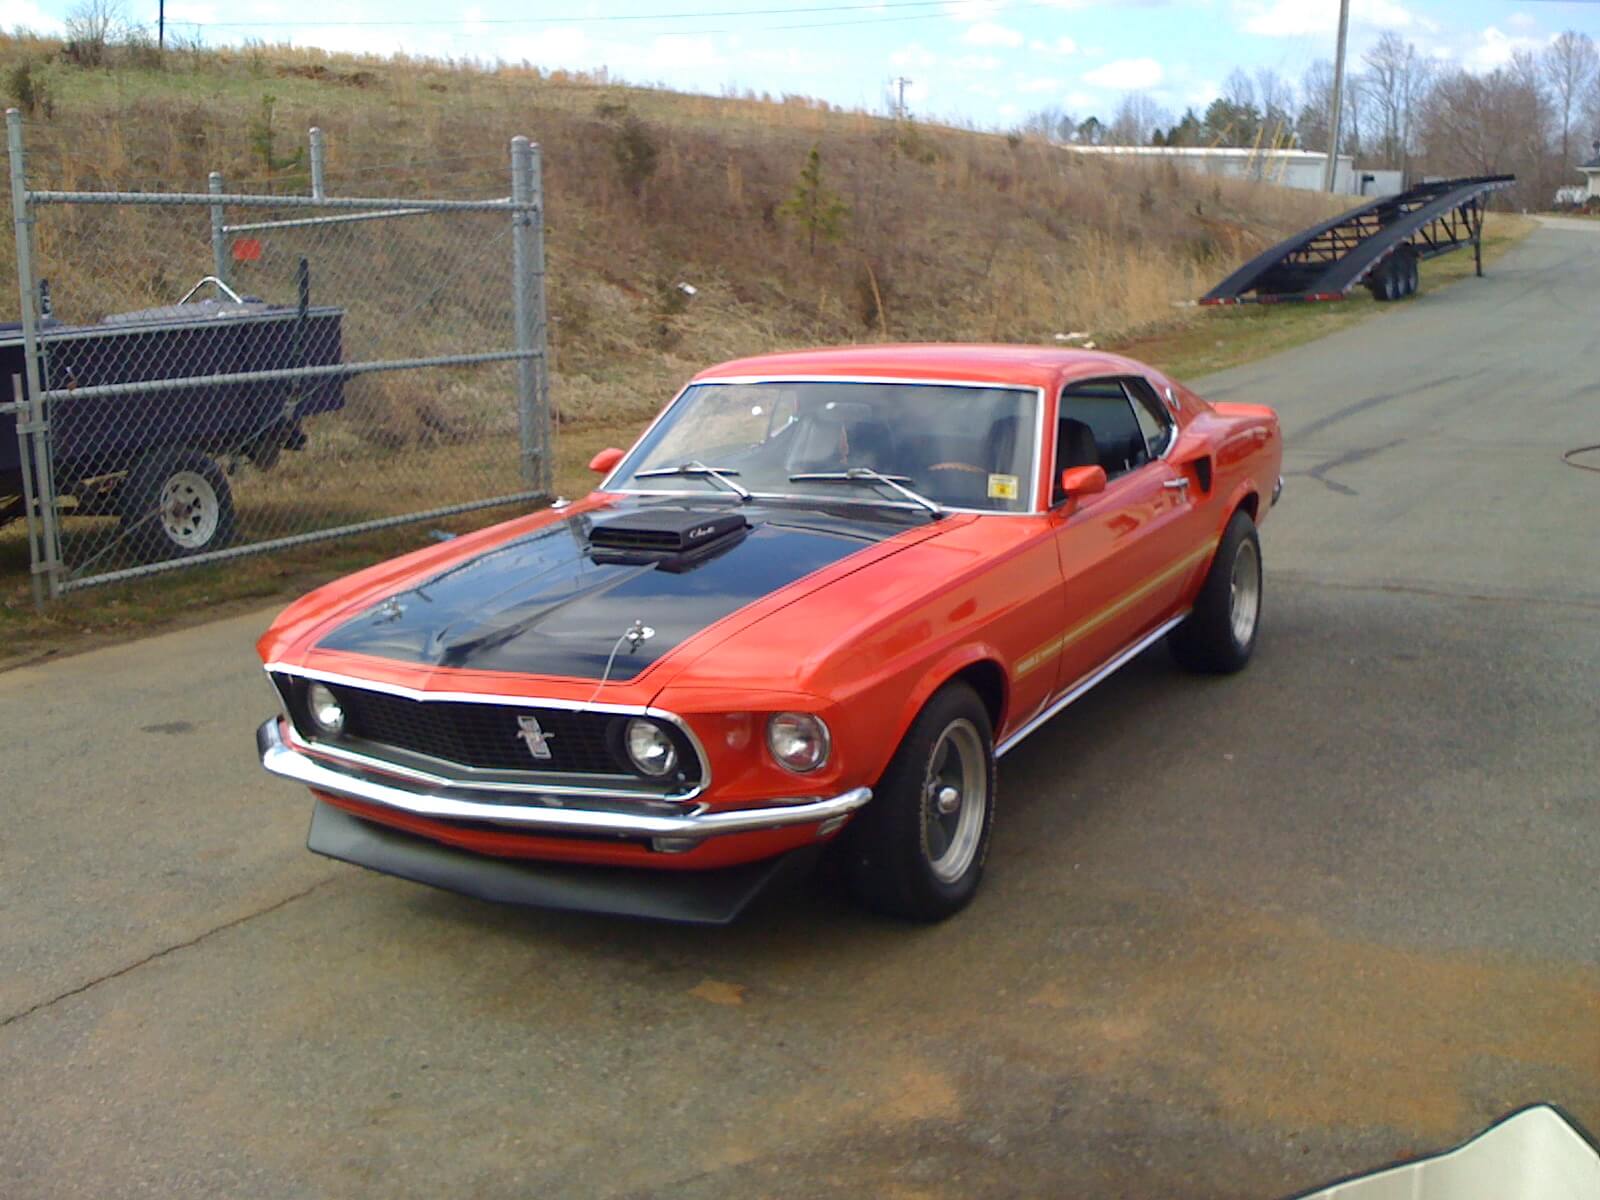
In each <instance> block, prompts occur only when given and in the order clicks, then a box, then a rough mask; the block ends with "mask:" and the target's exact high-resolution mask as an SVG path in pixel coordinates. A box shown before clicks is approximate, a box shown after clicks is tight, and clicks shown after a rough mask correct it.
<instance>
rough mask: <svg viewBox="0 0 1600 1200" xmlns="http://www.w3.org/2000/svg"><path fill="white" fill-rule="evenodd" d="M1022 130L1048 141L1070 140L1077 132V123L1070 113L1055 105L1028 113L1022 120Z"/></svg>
mask: <svg viewBox="0 0 1600 1200" xmlns="http://www.w3.org/2000/svg"><path fill="white" fill-rule="evenodd" d="M1021 128H1022V132H1023V133H1029V134H1032V135H1033V136H1034V137H1042V138H1044V139H1045V140H1046V141H1050V142H1070V141H1072V139H1073V137H1074V135H1076V134H1077V132H1078V123H1077V122H1076V121H1074V120H1073V119H1072V116H1071V114H1070V113H1068V112H1066V111H1065V110H1063V109H1062V108H1060V107H1059V106H1057V105H1053V104H1052V105H1050V106H1049V107H1047V108H1041V109H1039V111H1037V112H1032V113H1029V114H1028V115H1027V116H1026V117H1025V118H1024V119H1023V122H1022V126H1021Z"/></svg>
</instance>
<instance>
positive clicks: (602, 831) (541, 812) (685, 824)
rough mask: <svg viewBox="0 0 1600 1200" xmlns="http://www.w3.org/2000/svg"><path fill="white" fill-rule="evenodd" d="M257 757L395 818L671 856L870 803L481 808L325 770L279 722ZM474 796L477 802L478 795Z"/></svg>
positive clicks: (466, 800) (262, 734)
mask: <svg viewBox="0 0 1600 1200" xmlns="http://www.w3.org/2000/svg"><path fill="white" fill-rule="evenodd" d="M256 750H257V751H258V752H259V753H260V755H261V765H262V766H263V767H265V768H266V769H267V770H269V771H271V772H272V773H273V774H274V775H281V776H283V778H285V779H292V780H294V781H295V782H296V783H303V784H305V785H306V786H307V787H309V788H315V789H316V790H317V791H319V792H326V793H328V794H330V795H334V796H345V797H348V798H350V799H352V800H361V801H364V802H365V803H367V804H376V805H380V806H381V807H384V808H392V809H395V810H396V811H398V812H406V813H412V814H415V815H417V816H421V817H436V818H438V819H440V820H446V821H492V822H494V823H495V824H498V825H507V826H512V827H515V828H517V829H521V830H523V831H525V832H528V833H543V834H550V835H553V836H557V837H559V836H561V835H562V834H585V835H602V836H603V835H607V834H609V835H612V836H615V837H636V838H665V839H672V840H673V841H674V842H682V843H683V844H681V845H673V846H672V847H671V848H672V849H688V848H689V843H692V842H698V841H700V840H701V839H703V838H708V837H718V836H721V835H724V834H729V833H756V832H759V831H761V830H766V829H784V828H788V827H789V826H793V825H811V824H816V823H820V822H826V821H833V820H835V819H842V818H844V817H848V816H849V815H850V814H851V813H853V812H855V811H856V809H858V808H860V807H861V806H862V805H863V804H865V803H866V802H867V801H868V800H871V799H872V789H871V788H864V787H860V788H851V789H850V790H849V791H847V792H841V793H840V794H839V795H837V796H829V797H827V798H825V799H811V798H803V799H795V800H774V801H771V802H769V803H768V804H767V805H764V806H763V807H761V808H737V809H728V810H723V811H706V810H705V808H704V805H700V804H688V805H685V806H684V809H685V811H684V812H682V813H681V814H679V813H671V814H666V813H660V812H650V813H646V812H637V813H635V812H618V811H608V810H605V809H596V808H589V809H585V808H582V807H575V806H581V804H582V803H583V802H582V801H581V800H575V799H573V798H572V797H570V796H552V797H550V799H549V803H548V804H547V805H540V804H528V803H526V801H527V800H528V798H529V797H528V796H527V794H526V793H521V792H519V793H507V795H514V796H515V797H516V799H517V801H519V802H518V803H496V802H492V801H491V802H486V801H484V800H482V799H472V798H470V797H468V796H464V795H460V794H453V793H452V792H451V790H450V789H449V788H448V787H442V788H421V787H403V786H398V785H397V784H395V783H386V782H383V781H382V780H379V779H375V778H373V776H372V775H370V774H365V773H362V774H357V773H355V772H352V771H345V770H340V769H339V768H337V767H333V766H330V765H328V764H326V763H323V762H321V761H320V760H318V759H316V758H313V757H312V756H311V755H309V754H304V753H302V752H300V751H299V750H296V749H295V748H294V747H292V746H290V745H288V744H287V743H286V742H285V741H284V740H283V733H282V731H281V730H280V729H279V728H278V718H277V717H274V718H272V719H271V720H270V721H268V722H266V724H264V725H262V726H261V728H260V729H258V730H257V731H256ZM477 794H478V795H479V796H481V795H482V793H481V792H479V793H477ZM535 798H537V797H535ZM661 848H662V849H666V848H667V847H665V846H663V847H661Z"/></svg>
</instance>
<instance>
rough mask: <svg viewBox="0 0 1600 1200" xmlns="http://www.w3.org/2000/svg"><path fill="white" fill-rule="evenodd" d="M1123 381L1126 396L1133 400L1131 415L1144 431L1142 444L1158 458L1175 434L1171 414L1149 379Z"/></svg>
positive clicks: (1153, 456)
mask: <svg viewBox="0 0 1600 1200" xmlns="http://www.w3.org/2000/svg"><path fill="white" fill-rule="evenodd" d="M1123 383H1124V384H1126V385H1127V388H1128V396H1129V397H1130V398H1131V399H1132V400H1133V415H1134V416H1135V417H1137V418H1138V420H1139V428H1140V430H1141V431H1143V433H1144V444H1145V445H1146V446H1147V447H1148V448H1149V450H1150V457H1151V458H1160V457H1161V456H1162V455H1163V454H1165V453H1166V452H1167V447H1168V446H1170V445H1171V444H1172V439H1173V438H1174V437H1176V436H1177V430H1176V429H1175V427H1174V426H1173V423H1172V414H1171V413H1169V412H1168V411H1167V409H1166V406H1165V405H1164V404H1162V403H1161V400H1160V398H1159V397H1157V395H1156V390H1155V388H1153V387H1151V386H1150V382H1149V380H1146V379H1138V378H1130V379H1125V380H1123Z"/></svg>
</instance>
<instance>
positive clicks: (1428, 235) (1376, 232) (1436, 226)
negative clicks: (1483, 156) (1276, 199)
mask: <svg viewBox="0 0 1600 1200" xmlns="http://www.w3.org/2000/svg"><path fill="white" fill-rule="evenodd" d="M1516 181H1517V177H1516V176H1515V175H1477V176H1472V177H1470V178H1463V179H1440V180H1435V181H1434V182H1432V183H1423V184H1419V185H1417V186H1416V187H1414V188H1411V189H1409V190H1407V191H1404V192H1401V193H1400V194H1399V195H1396V196H1384V197H1381V198H1380V199H1377V200H1370V201H1368V202H1367V203H1365V204H1362V205H1359V206H1357V207H1356V208H1352V209H1351V210H1350V211H1349V212H1345V213H1341V214H1340V215H1339V216H1337V217H1334V218H1333V219H1332V220H1329V221H1323V222H1322V223H1321V224H1318V225H1313V226H1311V227H1310V228H1309V229H1302V230H1301V231H1300V232H1299V233H1297V234H1295V235H1294V236H1293V237H1290V238H1286V239H1285V240H1283V241H1281V242H1279V243H1278V244H1277V245H1276V246H1274V247H1272V249H1270V250H1267V251H1265V252H1263V253H1261V254H1258V255H1257V256H1256V257H1255V258H1253V259H1251V260H1250V261H1249V262H1247V263H1245V265H1244V266H1242V267H1240V268H1239V269H1238V270H1237V271H1235V272H1234V273H1233V274H1232V275H1229V276H1228V277H1227V278H1226V279H1224V280H1223V281H1222V282H1221V283H1219V284H1217V286H1216V287H1214V288H1212V289H1211V290H1210V291H1209V292H1207V293H1206V294H1205V295H1204V296H1202V297H1201V298H1200V303H1201V304H1277V303H1282V302H1284V301H1293V300H1343V299H1344V298H1345V297H1346V296H1347V295H1349V294H1350V291H1351V289H1353V288H1354V287H1355V286H1356V285H1357V284H1363V285H1365V286H1366V288H1367V290H1368V291H1370V292H1371V293H1372V295H1373V296H1374V297H1375V298H1376V299H1378V300H1402V299H1404V298H1405V297H1407V296H1411V295H1414V294H1415V293H1416V291H1417V288H1418V287H1419V286H1420V282H1421V281H1420V277H1419V274H1418V270H1417V268H1418V266H1419V264H1420V263H1421V262H1422V260H1423V259H1425V258H1433V257H1435V256H1436V255H1440V254H1448V253H1449V252H1450V251H1451V250H1458V249H1460V248H1461V247H1463V246H1471V247H1472V248H1473V253H1474V254H1475V255H1476V256H1477V269H1478V274H1479V275H1482V274H1483V203H1484V199H1485V197H1487V196H1488V195H1489V193H1490V192H1495V191H1499V190H1500V189H1501V188H1507V187H1510V186H1511V185H1512V184H1513V183H1515V182H1516Z"/></svg>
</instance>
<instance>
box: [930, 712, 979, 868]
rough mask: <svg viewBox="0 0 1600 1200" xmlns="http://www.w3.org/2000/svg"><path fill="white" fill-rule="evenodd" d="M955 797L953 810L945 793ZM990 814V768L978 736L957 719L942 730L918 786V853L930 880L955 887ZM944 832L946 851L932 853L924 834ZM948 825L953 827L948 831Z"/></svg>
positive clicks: (972, 727) (971, 859)
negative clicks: (952, 792) (935, 830)
mask: <svg viewBox="0 0 1600 1200" xmlns="http://www.w3.org/2000/svg"><path fill="white" fill-rule="evenodd" d="M952 788H953V789H954V790H955V791H956V792H957V797H956V799H955V801H954V804H953V806H952V804H951V802H950V799H949V796H948V793H949V791H950V790H951V789H952ZM988 811H989V767H988V756H987V755H986V754H985V752H984V745H983V736H982V735H981V734H980V733H979V732H978V728H977V726H976V725H974V724H973V723H972V722H971V721H969V720H967V719H966V718H965V717H962V718H960V719H958V720H955V721H952V722H950V724H949V725H947V726H945V728H944V732H942V733H941V734H940V735H939V739H938V741H936V742H935V743H934V745H933V752H932V753H931V754H929V756H928V767H927V772H926V773H925V775H924V777H923V785H922V822H921V830H922V853H923V857H924V859H925V860H926V861H927V863H928V869H929V870H930V871H931V872H932V873H933V877H934V878H935V879H937V880H938V881H939V882H941V883H945V884H953V883H957V882H959V881H960V880H961V879H962V877H963V876H965V875H966V874H967V873H968V872H969V871H970V870H971V869H972V865H973V863H974V862H975V861H976V859H977V857H978V846H979V844H980V843H981V842H982V840H983V827H984V822H985V820H986V818H987V816H988ZM936 822H937V823H939V824H940V827H941V832H945V833H946V836H945V839H944V840H945V846H944V849H943V851H942V852H941V853H939V854H934V852H933V847H932V845H931V843H930V840H929V834H930V831H931V829H932V826H933V825H934V823H936ZM950 824H953V826H954V827H953V828H948V829H947V826H948V825H950Z"/></svg>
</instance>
